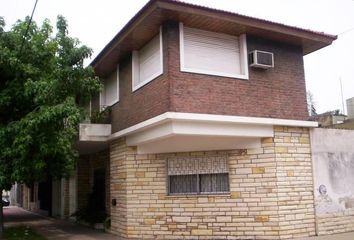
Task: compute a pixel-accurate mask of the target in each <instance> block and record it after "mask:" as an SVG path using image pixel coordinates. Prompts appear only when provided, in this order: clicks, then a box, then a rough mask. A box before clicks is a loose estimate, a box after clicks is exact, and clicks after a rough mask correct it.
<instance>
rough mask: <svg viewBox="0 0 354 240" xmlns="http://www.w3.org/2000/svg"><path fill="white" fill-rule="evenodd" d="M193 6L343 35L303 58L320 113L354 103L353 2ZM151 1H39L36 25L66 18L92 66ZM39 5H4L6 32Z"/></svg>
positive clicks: (286, 0)
mask: <svg viewBox="0 0 354 240" xmlns="http://www.w3.org/2000/svg"><path fill="white" fill-rule="evenodd" d="M184 1H185V2H190V3H194V4H199V5H203V6H207V7H212V8H217V9H222V10H227V11H231V12H235V13H240V14H245V15H248V16H253V17H258V18H263V19H267V20H271V21H275V22H279V23H283V24H287V25H291V26H297V27H301V28H305V29H311V30H315V31H320V32H325V33H329V34H334V35H338V39H337V40H336V41H335V42H334V43H333V44H332V45H331V46H328V47H326V48H323V49H321V50H318V51H316V52H314V53H311V54H308V55H306V56H305V57H304V66H305V78H306V88H307V90H308V91H310V92H311V93H312V95H313V97H314V101H315V106H316V110H317V113H322V112H325V111H329V110H335V109H340V110H341V111H342V109H343V107H342V96H341V95H342V94H341V84H340V82H342V89H343V99H344V112H345V113H346V107H345V100H346V99H348V98H351V97H354V57H353V55H354V0H311V1H310V0H266V1H265V0H218V1H215V0H184ZM147 2H148V1H147V0H128V1H121V0H100V1H97V0H38V4H37V8H36V11H35V13H34V20H35V21H36V22H37V23H41V22H42V21H43V20H44V19H45V18H48V19H49V20H50V21H51V23H52V24H53V25H54V24H55V22H56V16H57V15H58V14H61V15H63V16H64V17H65V18H66V19H67V20H68V23H69V34H70V36H72V37H77V38H78V39H79V40H80V41H81V42H82V43H83V44H85V45H87V46H89V47H91V48H92V49H93V50H94V54H93V56H92V58H91V60H88V61H87V63H90V61H92V60H93V58H94V57H95V56H96V55H97V54H98V53H99V52H100V51H101V50H102V49H103V48H104V46H105V45H106V44H107V43H108V42H109V41H110V40H111V39H112V38H113V37H114V36H115V35H116V34H117V33H118V32H119V31H120V29H121V28H122V27H123V26H124V25H125V24H126V23H127V22H128V21H129V20H130V19H131V18H132V17H133V16H134V15H135V13H136V12H137V11H139V10H140V9H141V8H142V7H143V6H144V5H145V4H146V3H147ZM34 3H35V0H0V16H3V17H4V18H5V22H6V24H7V29H9V28H10V27H11V26H12V25H13V24H14V23H15V22H16V20H17V19H24V17H25V16H27V15H30V14H31V12H32V9H33V6H34Z"/></svg>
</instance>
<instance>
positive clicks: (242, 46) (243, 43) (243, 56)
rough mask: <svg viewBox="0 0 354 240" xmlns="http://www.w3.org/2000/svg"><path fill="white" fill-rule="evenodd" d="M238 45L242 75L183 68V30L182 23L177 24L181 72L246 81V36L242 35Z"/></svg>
mask: <svg viewBox="0 0 354 240" xmlns="http://www.w3.org/2000/svg"><path fill="white" fill-rule="evenodd" d="M239 43H240V54H241V56H240V64H241V66H240V68H241V71H242V74H229V73H225V72H217V71H208V70H204V69H199V68H188V67H185V64H184V29H183V23H182V22H180V23H179V49H180V51H179V52H180V68H181V72H189V73H199V74H205V75H212V76H221V77H229V78H237V79H243V80H248V64H247V56H248V55H247V41H246V35H245V34H242V35H241V36H240V39H239Z"/></svg>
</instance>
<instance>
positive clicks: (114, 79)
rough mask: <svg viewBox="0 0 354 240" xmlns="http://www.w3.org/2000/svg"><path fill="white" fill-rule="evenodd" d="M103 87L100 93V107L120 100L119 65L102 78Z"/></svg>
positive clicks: (102, 107)
mask: <svg viewBox="0 0 354 240" xmlns="http://www.w3.org/2000/svg"><path fill="white" fill-rule="evenodd" d="M102 84H103V88H102V91H101V93H100V109H104V108H105V107H107V106H112V105H113V104H115V103H116V102H118V101H119V65H117V69H116V71H115V72H114V73H113V74H111V75H110V76H108V77H107V78H105V79H103V80H102Z"/></svg>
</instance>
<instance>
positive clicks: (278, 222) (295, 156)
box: [110, 127, 315, 239]
mask: <svg viewBox="0 0 354 240" xmlns="http://www.w3.org/2000/svg"><path fill="white" fill-rule="evenodd" d="M309 142H310V141H309V132H308V129H306V128H288V127H275V128H274V138H264V139H262V147H261V148H259V149H249V150H233V151H221V152H215V151H214V152H210V151H205V152H190V153H171V154H151V155H150V154H149V155H139V154H136V149H135V148H131V147H127V146H126V144H125V140H124V139H123V138H121V139H118V140H115V141H114V142H112V144H111V156H110V157H111V198H112V199H116V201H117V204H116V206H115V207H111V231H112V232H113V233H115V234H118V235H119V236H120V237H121V238H122V239H291V238H296V237H302V236H312V235H314V234H315V217H314V207H313V205H314V204H313V193H312V189H313V184H312V165H311V155H310V143H309ZM215 154H227V155H228V164H229V182H230V193H229V194H225V195H199V196H168V194H167V189H166V185H167V181H166V179H167V170H166V169H167V166H166V164H167V160H166V159H167V158H168V157H170V156H176V155H177V156H178V155H187V156H195V155H198V156H200V155H215Z"/></svg>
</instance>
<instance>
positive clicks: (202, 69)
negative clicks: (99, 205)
mask: <svg viewBox="0 0 354 240" xmlns="http://www.w3.org/2000/svg"><path fill="white" fill-rule="evenodd" d="M335 39H336V36H332V35H327V34H324V33H318V32H313V31H309V30H304V29H300V28H296V27H290V26H286V25H283V24H278V23H274V22H270V21H265V20H260V19H256V18H252V17H247V16H242V15H238V14H234V13H230V12H226V11H220V10H216V9H210V8H205V7H201V6H197V5H192V4H187V3H183V2H179V1H172V0H152V1H150V2H149V3H148V4H147V5H146V6H145V7H144V8H143V9H142V10H141V11H139V12H138V13H137V15H136V16H135V17H134V18H133V19H132V20H131V21H130V22H129V23H128V24H127V25H126V26H125V27H124V28H123V29H122V30H121V31H120V32H119V33H118V34H117V35H116V36H115V37H114V38H113V40H112V41H111V42H110V43H108V45H107V46H106V47H105V48H104V49H103V50H102V52H101V53H100V54H99V55H98V56H97V58H96V59H95V60H94V61H93V62H92V66H93V67H94V69H95V71H96V73H97V75H98V76H100V77H101V78H102V79H103V80H102V81H103V84H104V89H103V92H102V93H101V95H100V97H99V98H97V99H93V100H92V102H91V109H92V110H95V109H96V110H99V109H102V106H104V107H107V106H109V109H110V119H111V122H110V123H109V124H81V125H80V142H79V144H78V148H79V150H80V153H81V154H82V156H81V159H80V161H79V163H78V169H77V184H78V186H79V187H78V195H77V198H78V205H79V207H82V206H84V205H85V204H86V203H87V200H86V198H85V196H86V195H87V193H89V192H90V189H92V188H97V186H98V185H99V186H101V187H103V186H106V188H105V191H103V193H102V194H101V197H102V202H105V207H106V210H107V211H108V212H109V213H110V216H111V229H110V231H111V232H112V233H114V234H117V235H118V236H119V237H120V238H121V239H142V238H144V239H191V238H192V239H227V238H228V239H230V238H241V239H284V238H293V237H305V236H313V235H315V234H316V220H315V210H314V197H313V194H314V193H313V179H312V176H313V173H312V167H311V164H312V161H311V149H310V136H309V129H310V128H314V127H317V123H316V122H311V121H306V120H307V119H308V113H307V104H306V91H305V78H304V66H303V55H306V54H309V53H311V52H314V51H316V50H318V49H321V48H323V47H325V46H328V45H330V44H331V43H332V41H333V40H335ZM255 50H258V51H259V52H258V53H256V52H254V51H255ZM251 52H253V56H252V55H249V53H251ZM269 53H271V54H269ZM257 56H258V58H257V60H258V61H259V62H258V63H261V64H258V65H257V62H256V61H255V60H254V57H257ZM252 57H253V58H252ZM251 58H252V59H251ZM262 63H263V64H262ZM260 67H261V68H260ZM95 184H96V185H97V186H96V187H94V185H95Z"/></svg>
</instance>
